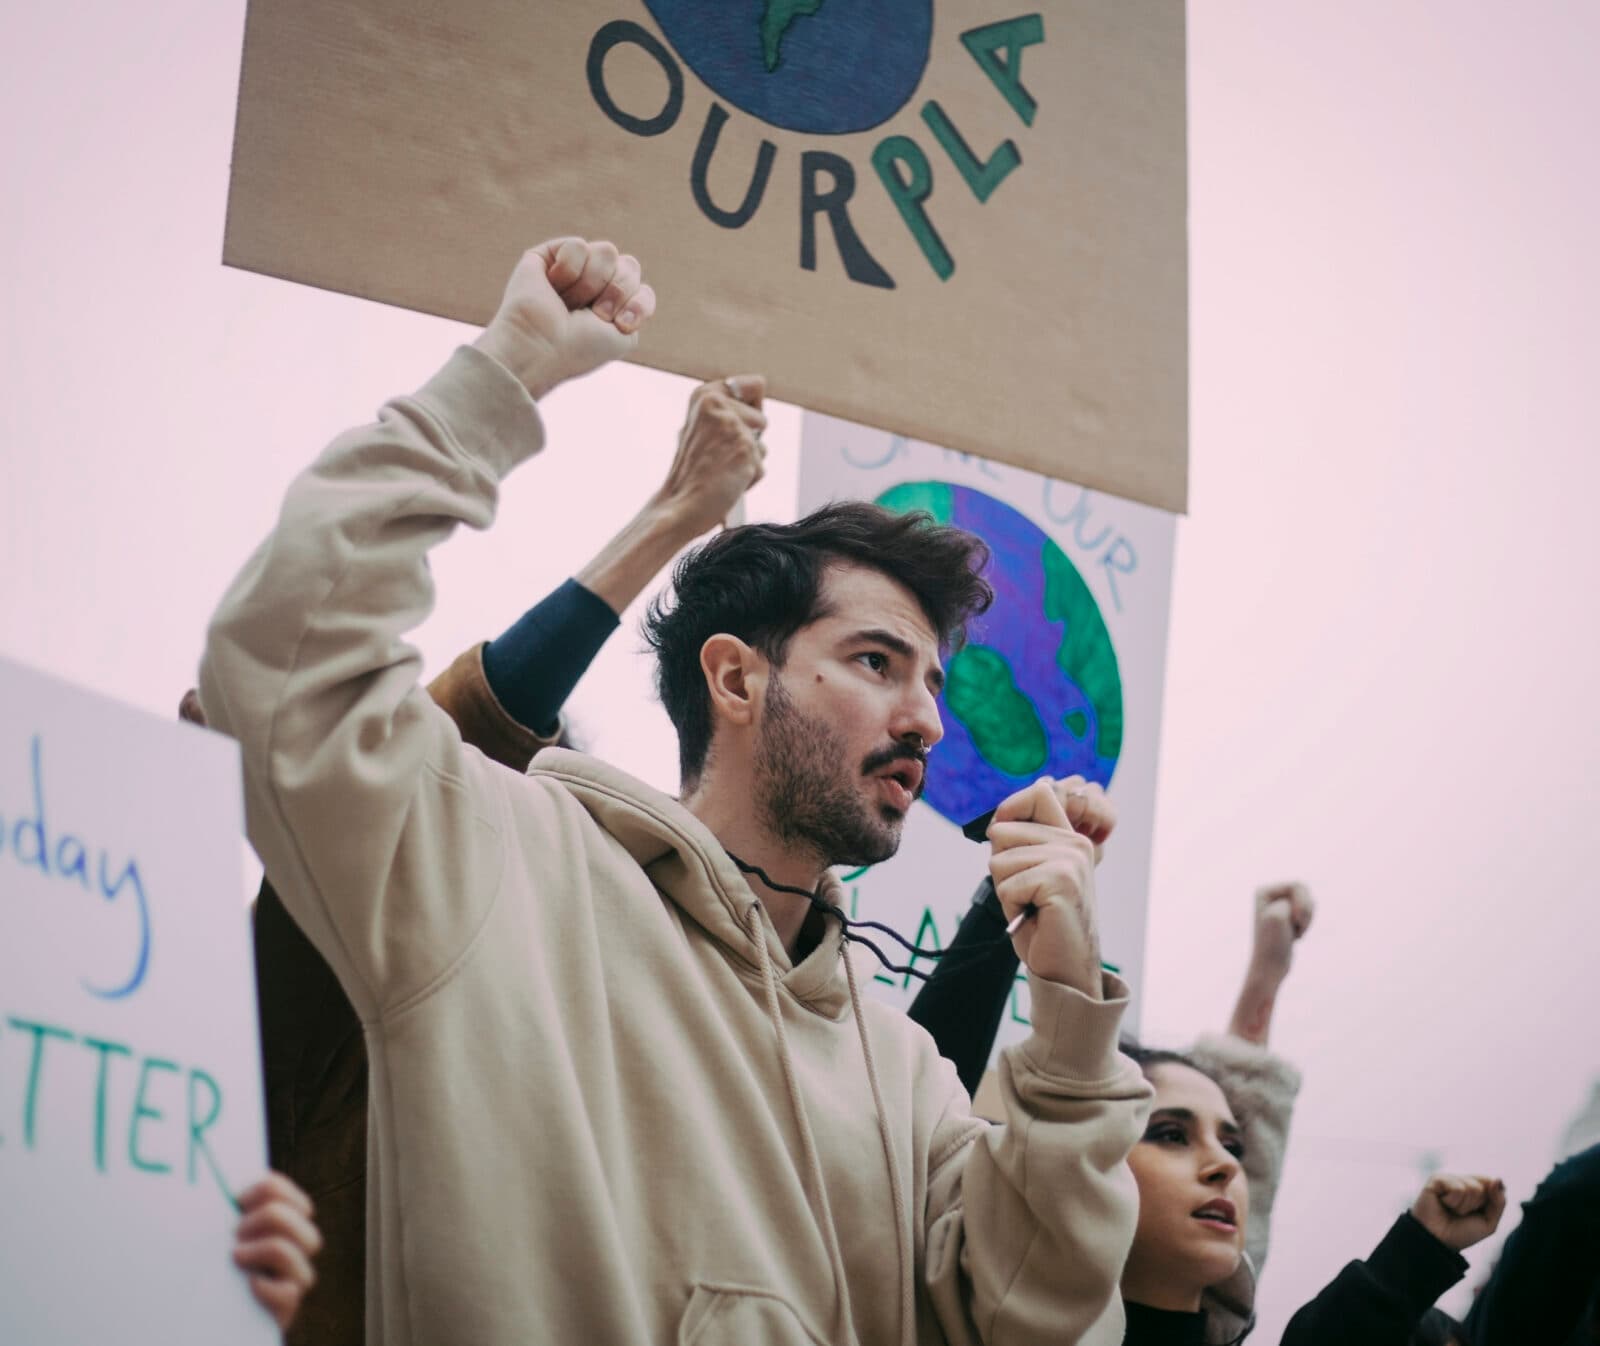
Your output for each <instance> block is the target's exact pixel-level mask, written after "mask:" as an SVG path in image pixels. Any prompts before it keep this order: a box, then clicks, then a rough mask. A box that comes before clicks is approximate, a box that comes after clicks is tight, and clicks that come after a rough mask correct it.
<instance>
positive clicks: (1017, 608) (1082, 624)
mask: <svg viewBox="0 0 1600 1346" xmlns="http://www.w3.org/2000/svg"><path fill="white" fill-rule="evenodd" d="M878 503H879V504H880V505H883V506H885V507H887V508H889V509H892V510H896V511H900V512H904V511H907V510H913V509H924V510H927V511H928V513H930V514H931V515H933V517H934V519H935V520H936V521H938V522H939V523H948V524H954V525H955V526H956V527H958V528H965V529H967V530H968V531H969V532H972V533H976V534H977V535H978V536H979V537H981V538H982V539H983V540H984V541H985V542H987V543H988V544H989V548H990V552H991V556H990V560H989V566H988V569H987V570H986V571H985V572H984V574H985V578H986V579H988V581H989V583H990V584H992V585H993V586H994V593H995V600H994V606H993V607H992V608H990V609H989V611H988V613H987V614H986V615H985V616H983V617H981V618H979V619H978V620H977V621H976V622H974V623H973V625H972V628H971V629H970V631H969V632H968V640H967V644H966V645H965V646H964V647H963V648H962V649H961V650H959V651H958V652H957V653H956V654H954V655H952V656H951V658H950V660H949V662H948V663H947V664H946V665H945V679H946V681H945V689H944V695H943V696H942V697H941V698H940V701H939V714H940V716H941V718H942V719H943V721H944V740H943V742H941V743H940V744H939V746H938V747H937V748H936V749H935V750H934V752H933V755H932V756H931V757H929V759H928V780H927V787H926V793H925V795H924V798H925V799H926V800H927V802H928V803H929V804H931V805H932V806H933V807H934V808H935V809H936V810H937V811H938V812H939V813H940V814H941V815H942V816H944V817H945V818H948V819H949V820H950V821H951V822H953V823H956V824H957V825H958V826H959V825H961V824H964V823H968V822H971V821H972V819H974V818H976V817H978V816H979V815H980V814H983V813H986V812H988V811H989V810H990V809H992V808H993V807H994V806H995V805H996V804H998V803H999V802H1000V801H1001V800H1002V799H1004V798H1005V797H1006V796H1007V795H1009V794H1011V793H1013V792H1014V791H1016V790H1018V789H1020V788H1021V787H1022V786H1024V785H1026V784H1028V782H1030V781H1032V780H1033V779H1034V778H1036V777H1038V776H1043V775H1048V776H1057V777H1060V776H1075V775H1076V776H1083V777H1086V778H1087V779H1089V780H1092V781H1098V782H1099V783H1100V784H1101V785H1109V784H1110V783H1111V777H1112V774H1113V773H1114V772H1115V771H1116V769H1117V759H1118V758H1119V757H1120V756H1121V755H1122V676H1121V674H1120V673H1119V672H1118V669H1117V653H1116V650H1115V649H1114V648H1113V647H1112V644H1111V634H1110V632H1109V631H1107V630H1106V624H1105V620H1104V619H1103V618H1102V617H1101V615H1100V607H1099V605H1098V604H1097V603H1096V602H1095V600H1094V595H1093V594H1092V593H1090V592H1089V587H1088V585H1086V584H1085V583H1084V582H1083V577H1082V576H1081V575H1079V574H1078V570H1077V567H1076V566H1074V565H1073V564H1072V562H1071V561H1070V560H1069V559H1068V557H1067V555H1066V553H1065V552H1063V551H1062V550H1061V548H1060V547H1059V546H1057V545H1056V543H1055V541H1054V540H1053V539H1052V538H1050V537H1048V536H1047V535H1046V534H1045V533H1044V531H1043V530H1042V529H1040V528H1039V527H1038V525H1037V524H1035V523H1034V522H1033V521H1032V520H1030V519H1028V518H1026V517H1024V516H1023V515H1021V514H1019V513H1018V512H1017V511H1016V510H1014V509H1012V508H1011V506H1009V505H1006V504H1003V503H1002V502H1000V501H999V500H996V499H994V498H993V497H992V496H988V495H985V494H984V493H983V492H982V491H976V490H973V489H972V488H971V487H967V486H956V485H952V484H951V483H949V482H942V481H918V482H906V483H904V484H903V485H900V486H895V487H893V488H892V489H890V490H887V491H885V492H884V493H883V494H882V495H880V496H879V497H878Z"/></svg>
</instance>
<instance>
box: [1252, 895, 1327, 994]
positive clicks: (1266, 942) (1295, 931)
mask: <svg viewBox="0 0 1600 1346" xmlns="http://www.w3.org/2000/svg"><path fill="white" fill-rule="evenodd" d="M1316 914H1317V904H1316V902H1315V901H1314V900H1313V899H1312V896H1311V890H1310V889H1309V888H1307V887H1306V886H1305V884H1303V883H1278V884H1272V885H1271V886H1269V887H1266V888H1257V889H1256V926H1255V944H1254V947H1253V948H1252V950H1251V954H1250V962H1251V967H1252V970H1253V971H1254V972H1255V973H1256V974H1257V975H1258V976H1261V977H1264V978H1267V979H1269V980H1271V981H1273V982H1281V981H1283V979H1284V978H1285V977H1287V976H1288V975H1289V966H1290V964H1291V963H1292V962H1293V961H1294V946H1295V944H1296V943H1297V942H1298V941H1299V940H1300V939H1301V938H1302V937H1303V936H1304V935H1305V933H1306V931H1308V930H1309V929H1311V921H1312V918H1313V917H1314V916H1315V915H1316Z"/></svg>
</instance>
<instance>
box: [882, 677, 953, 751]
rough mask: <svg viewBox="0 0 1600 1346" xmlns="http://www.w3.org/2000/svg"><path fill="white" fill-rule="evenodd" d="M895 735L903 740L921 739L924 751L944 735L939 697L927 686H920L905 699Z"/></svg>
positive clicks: (895, 728)
mask: <svg viewBox="0 0 1600 1346" xmlns="http://www.w3.org/2000/svg"><path fill="white" fill-rule="evenodd" d="M894 736H895V737H896V738H897V739H901V740H910V739H913V738H914V739H917V740H920V742H921V745H922V748H923V751H927V750H928V749H929V748H931V747H933V745H934V744H935V743H937V742H938V741H939V740H940V739H941V738H943V737H944V722H943V721H942V720H941V719H940V718H939V701H938V698H937V697H936V696H935V695H934V694H933V692H932V691H930V690H929V689H928V688H927V687H925V686H923V687H918V688H917V689H916V690H915V691H913V692H912V694H911V695H910V697H909V698H908V699H907V700H906V701H905V703H904V705H903V706H902V708H901V711H900V715H899V723H897V724H896V725H895V726H894Z"/></svg>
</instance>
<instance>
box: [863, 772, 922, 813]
mask: <svg viewBox="0 0 1600 1346" xmlns="http://www.w3.org/2000/svg"><path fill="white" fill-rule="evenodd" d="M873 779H874V780H876V781H877V782H878V784H879V785H880V786H882V787H883V791H884V793H885V794H886V795H887V796H888V798H889V803H890V805H891V806H892V807H893V808H895V809H898V810H899V811H900V812H901V813H905V812H907V811H908V810H909V809H910V808H911V806H912V804H914V803H915V802H916V801H917V798H918V796H919V795H920V794H921V793H922V764H921V763H920V762H904V761H902V762H895V763H893V764H892V765H891V766H890V767H888V768H887V769H886V770H884V771H880V772H878V773H877V774H876V775H875V776H874V777H873Z"/></svg>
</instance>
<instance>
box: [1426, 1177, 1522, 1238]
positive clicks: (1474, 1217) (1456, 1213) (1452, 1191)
mask: <svg viewBox="0 0 1600 1346" xmlns="http://www.w3.org/2000/svg"><path fill="white" fill-rule="evenodd" d="M1505 1213H1506V1185H1505V1183H1503V1182H1501V1181H1500V1179H1499V1178H1484V1177H1467V1176H1465V1175H1463V1174H1460V1173H1435V1174H1434V1175H1433V1177H1431V1178H1430V1179H1428V1185H1427V1186H1426V1187H1424V1188H1423V1189H1422V1191H1421V1192H1419V1193H1418V1194H1417V1200H1416V1203H1415V1204H1414V1205H1413V1206H1412V1207H1411V1214H1412V1216H1413V1218H1415V1220H1416V1221H1417V1223H1418V1224H1420V1225H1421V1226H1422V1227H1423V1228H1424V1229H1426V1230H1427V1231H1428V1232H1429V1233H1430V1234H1432V1235H1433V1236H1434V1238H1436V1239H1438V1240H1439V1242H1440V1243H1442V1244H1444V1245H1445V1247H1447V1248H1450V1249H1452V1250H1453V1251H1455V1252H1458V1253H1459V1252H1465V1251H1466V1250H1467V1249H1468V1248H1470V1247H1472V1245H1473V1244H1474V1243H1482V1242H1483V1240H1484V1239H1486V1238H1488V1237H1489V1235H1490V1234H1492V1233H1494V1231H1495V1230H1496V1229H1498V1228H1499V1227H1500V1217H1501V1216H1502V1215H1504V1214H1505Z"/></svg>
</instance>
